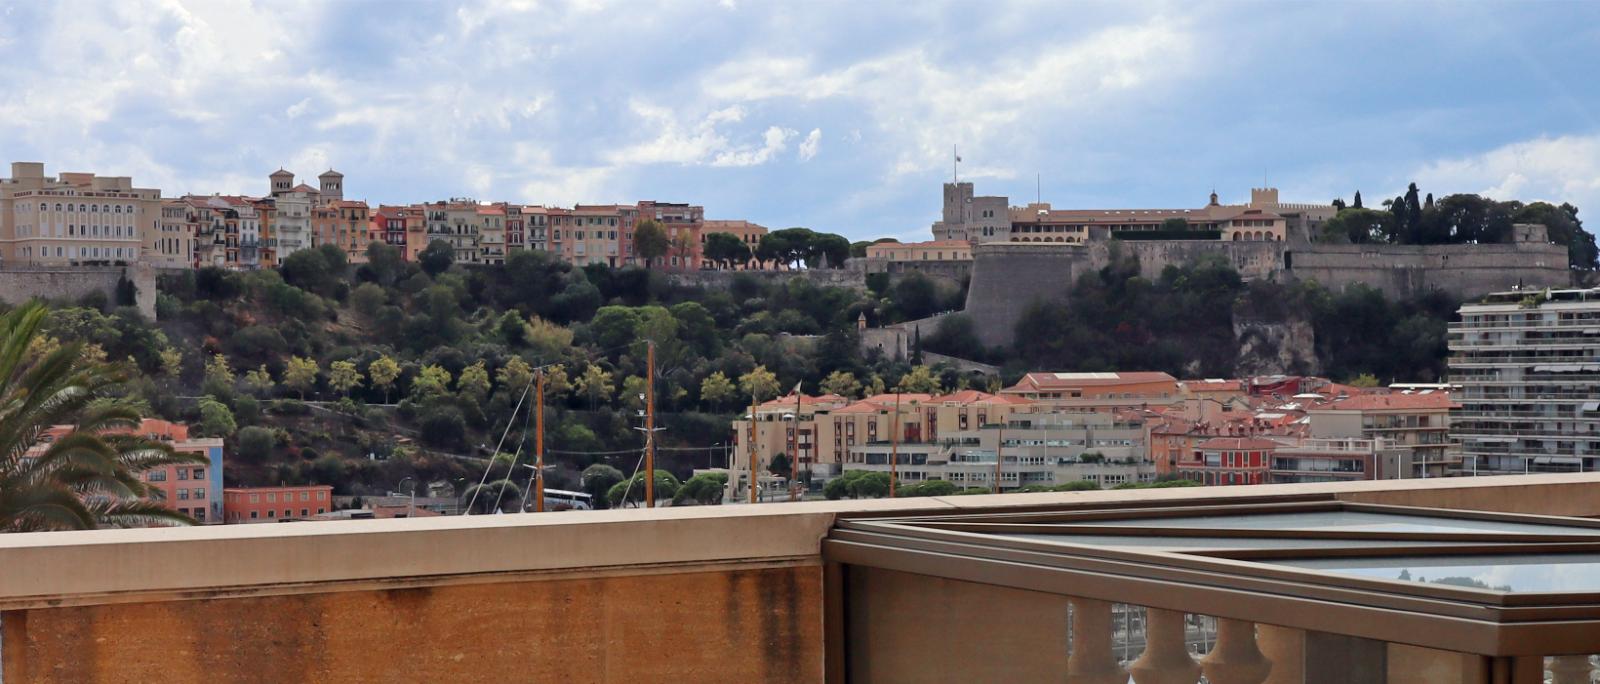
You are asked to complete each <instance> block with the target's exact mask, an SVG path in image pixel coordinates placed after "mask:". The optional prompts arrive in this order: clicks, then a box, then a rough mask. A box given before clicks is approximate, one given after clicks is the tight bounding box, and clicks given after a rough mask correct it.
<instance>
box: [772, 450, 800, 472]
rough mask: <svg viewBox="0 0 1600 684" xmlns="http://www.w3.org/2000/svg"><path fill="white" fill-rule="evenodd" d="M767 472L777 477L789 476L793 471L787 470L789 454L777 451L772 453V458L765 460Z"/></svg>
mask: <svg viewBox="0 0 1600 684" xmlns="http://www.w3.org/2000/svg"><path fill="white" fill-rule="evenodd" d="M767 472H769V473H772V474H773V475H777V476H779V477H789V476H791V475H794V473H792V472H789V455H788V454H785V453H783V452H781V451H780V452H778V453H776V454H773V455H772V460H770V461H767Z"/></svg>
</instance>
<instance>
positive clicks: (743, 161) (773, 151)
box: [711, 126, 796, 166]
mask: <svg viewBox="0 0 1600 684" xmlns="http://www.w3.org/2000/svg"><path fill="white" fill-rule="evenodd" d="M795 135H796V132H795V130H794V129H792V128H780V127H778V126H769V127H768V128H767V132H766V133H765V134H764V135H762V140H763V142H762V145H761V147H748V146H747V147H737V148H730V149H728V150H725V151H723V152H720V153H718V154H717V156H716V157H715V158H714V159H712V160H711V165H712V166H759V165H761V164H765V163H767V162H768V161H771V160H772V158H773V157H775V156H777V155H778V154H779V153H781V152H783V151H784V150H786V149H789V139H790V138H793V137H794V136H795Z"/></svg>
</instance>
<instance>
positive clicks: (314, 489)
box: [222, 485, 333, 524]
mask: <svg viewBox="0 0 1600 684" xmlns="http://www.w3.org/2000/svg"><path fill="white" fill-rule="evenodd" d="M332 508H333V487H331V486H328V485H304V486H298V487H229V488H227V489H225V490H223V493H222V510H223V516H224V521H225V522H228V523H230V524H232V523H264V522H279V521H282V520H310V519H311V518H313V517H315V516H316V515H318V514H321V513H327V512H328V511H329V510H331V509H332Z"/></svg>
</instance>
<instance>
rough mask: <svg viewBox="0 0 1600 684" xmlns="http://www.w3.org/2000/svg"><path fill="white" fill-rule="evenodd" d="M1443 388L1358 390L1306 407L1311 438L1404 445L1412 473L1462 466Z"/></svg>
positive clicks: (1420, 474) (1439, 474)
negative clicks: (1348, 439) (1350, 394)
mask: <svg viewBox="0 0 1600 684" xmlns="http://www.w3.org/2000/svg"><path fill="white" fill-rule="evenodd" d="M1452 408H1458V405H1457V404H1456V402H1455V401H1454V400H1452V399H1451V398H1450V393H1449V392H1447V391H1444V390H1423V391H1417V392H1390V391H1380V392H1375V393H1369V394H1359V395H1355V396H1349V397H1346V398H1343V399H1336V400H1334V401H1331V402H1328V403H1325V404H1322V405H1319V406H1317V407H1314V408H1311V409H1309V410H1308V411H1306V414H1307V416H1308V417H1309V418H1310V427H1311V436H1312V437H1314V438H1362V439H1381V440H1383V441H1384V442H1386V443H1388V444H1390V445H1393V446H1396V447H1399V448H1402V449H1406V450H1409V451H1410V452H1411V457H1410V459H1409V460H1410V462H1411V463H1412V465H1413V468H1415V472H1414V473H1412V475H1411V476H1412V477H1444V476H1445V475H1447V474H1454V473H1458V472H1459V471H1460V469H1461V452H1460V449H1459V448H1458V447H1459V445H1458V444H1457V443H1455V442H1452V441H1451V439H1450V409H1452Z"/></svg>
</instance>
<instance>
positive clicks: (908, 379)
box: [894, 366, 939, 394]
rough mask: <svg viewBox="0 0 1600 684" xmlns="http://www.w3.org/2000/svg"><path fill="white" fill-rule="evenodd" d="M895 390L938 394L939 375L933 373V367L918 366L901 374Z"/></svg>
mask: <svg viewBox="0 0 1600 684" xmlns="http://www.w3.org/2000/svg"><path fill="white" fill-rule="evenodd" d="M894 390H895V391H896V392H906V393H909V394H938V393H939V376H937V375H934V374H933V369H932V368H929V367H927V366H917V367H915V368H912V369H911V372H910V373H906V374H905V375H902V376H900V382H898V383H895V386H894Z"/></svg>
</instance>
